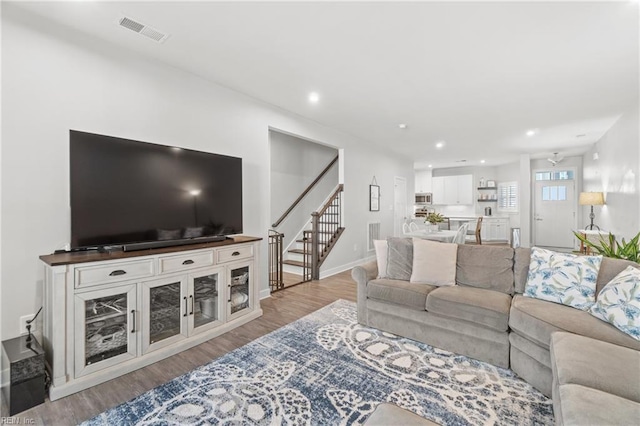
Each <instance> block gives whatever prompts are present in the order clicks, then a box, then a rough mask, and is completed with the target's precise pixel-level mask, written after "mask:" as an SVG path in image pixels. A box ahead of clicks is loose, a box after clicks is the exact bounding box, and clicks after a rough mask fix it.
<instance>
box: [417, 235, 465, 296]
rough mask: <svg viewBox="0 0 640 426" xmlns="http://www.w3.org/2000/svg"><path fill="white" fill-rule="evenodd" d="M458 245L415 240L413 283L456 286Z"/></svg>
mask: <svg viewBox="0 0 640 426" xmlns="http://www.w3.org/2000/svg"><path fill="white" fill-rule="evenodd" d="M457 254H458V245H457V244H451V243H440V242H437V241H429V240H423V239H420V238H414V239H413V268H412V272H411V279H410V281H411V282H412V283H417V284H431V285H435V286H449V285H455V284H456V257H457Z"/></svg>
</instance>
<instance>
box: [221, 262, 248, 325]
mask: <svg viewBox="0 0 640 426" xmlns="http://www.w3.org/2000/svg"><path fill="white" fill-rule="evenodd" d="M228 278H229V284H228V285H227V287H228V290H229V295H228V297H229V298H228V300H227V302H228V312H229V317H230V318H233V317H236V316H240V315H244V314H245V313H247V312H249V311H250V310H251V308H252V303H253V302H252V301H251V286H252V285H253V284H252V283H251V264H249V263H245V264H237V265H231V266H229V277H228Z"/></svg>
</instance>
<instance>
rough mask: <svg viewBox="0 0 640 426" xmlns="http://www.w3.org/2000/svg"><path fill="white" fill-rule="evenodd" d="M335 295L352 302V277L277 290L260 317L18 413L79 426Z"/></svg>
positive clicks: (344, 274)
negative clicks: (183, 349) (159, 358)
mask: <svg viewBox="0 0 640 426" xmlns="http://www.w3.org/2000/svg"><path fill="white" fill-rule="evenodd" d="M338 299H345V300H351V301H354V302H355V300H356V285H355V282H354V281H353V280H352V279H351V271H345V272H342V273H340V274H337V275H334V276H332V277H329V278H326V279H323V280H320V281H312V282H309V283H304V284H299V285H297V286H294V287H290V288H286V289H284V290H281V291H279V292H276V293H274V294H273V295H272V296H271V297H270V298H268V299H264V300H262V301H261V307H262V310H263V311H264V315H263V316H262V317H260V318H258V319H256V320H253V321H251V322H249V323H247V324H245V325H242V326H240V327H238V328H236V329H234V330H232V331H230V332H228V333H226V334H223V335H222V336H218V337H216V338H214V339H211V340H209V341H207V342H205V343H202V344H200V345H198V346H195V347H193V348H191V349H188V350H186V351H184V352H181V353H179V354H177V355H174V356H172V357H170V358H167V359H164V360H162V361H159V362H157V363H155V364H152V365H149V366H147V367H144V368H142V369H140V370H136V371H134V372H132V373H129V374H126V375H124V376H121V377H118V378H117V379H113V380H110V381H108V382H106V383H103V384H100V385H97V386H94V387H92V388H89V389H87V390H84V391H82V392H78V393H75V394H73V395H70V396H68V397H66V398H62V399H59V400H57V401H54V402H51V401H49V400H48V399H47V400H46V401H45V403H44V404H41V405H39V406H37V407H34V408H32V409H30V410H27V411H25V412H23V413H20V414H18V416H17V417H19V418H22V419H25V418H26V419H34V420H35V424H47V425H71V424H74V425H75V424H78V423H80V422H82V421H85V420H88V419H90V418H92V417H94V416H96V415H97V414H100V413H101V412H103V411H105V410H107V409H109V408H111V407H114V406H116V405H118V404H120V403H122V402H126V401H128V400H130V399H132V398H134V397H136V396H138V395H140V394H142V393H144V392H145V391H148V390H150V389H153V388H154V387H156V386H159V385H161V384H162V383H165V382H167V381H169V380H171V379H173V378H175V377H178V376H180V375H182V374H184V373H186V372H188V371H191V370H193V369H194V368H195V367H198V366H200V365H203V364H206V363H208V362H209V361H211V360H214V359H216V358H218V357H220V356H222V355H224V354H226V353H227V352H230V351H232V350H233V349H236V348H239V347H240V346H243V345H245V344H246V343H249V342H251V341H252V340H255V339H257V338H258V337H260V336H263V335H265V334H267V333H269V332H271V331H273V330H276V329H278V328H280V327H282V326H284V325H286V324H289V323H291V322H293V321H295V320H297V319H299V318H301V317H303V316H305V315H307V314H310V313H312V312H314V311H316V310H318V309H320V308H322V307H324V306H326V305H328V304H330V303H332V302H334V301H336V300H338ZM3 412H6V411H4V410H3ZM21 424H25V422H24V421H23V422H22V423H21Z"/></svg>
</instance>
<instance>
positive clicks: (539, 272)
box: [524, 247, 602, 311]
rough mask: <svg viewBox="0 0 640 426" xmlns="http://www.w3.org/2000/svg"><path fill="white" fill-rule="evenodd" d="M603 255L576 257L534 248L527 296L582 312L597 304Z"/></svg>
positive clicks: (526, 290) (525, 293)
mask: <svg viewBox="0 0 640 426" xmlns="http://www.w3.org/2000/svg"><path fill="white" fill-rule="evenodd" d="M600 263H602V256H577V255H575V254H570V253H559V252H555V251H551V250H546V249H542V248H539V247H533V248H532V249H531V263H530V264H529V276H528V278H527V285H526V287H525V291H524V295H525V296H527V297H534V298H536V299H542V300H548V301H550V302H555V303H561V304H563V305H568V306H572V307H574V308H577V309H581V310H583V311H587V310H589V308H590V307H591V306H592V305H593V304H594V303H595V302H596V280H597V279H598V269H600Z"/></svg>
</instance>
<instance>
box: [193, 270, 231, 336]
mask: <svg viewBox="0 0 640 426" xmlns="http://www.w3.org/2000/svg"><path fill="white" fill-rule="evenodd" d="M222 271H223V269H222V268H216V269H210V270H207V271H204V272H201V273H197V274H191V275H190V276H189V294H190V295H191V294H192V295H193V302H194V306H193V315H192V316H191V317H190V318H189V329H190V330H193V331H196V332H197V331H204V330H208V329H210V328H212V327H214V326H217V325H219V324H220V323H221V322H222V309H221V303H220V302H221V300H222V298H221V296H220V286H221V279H222Z"/></svg>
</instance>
